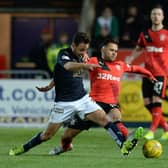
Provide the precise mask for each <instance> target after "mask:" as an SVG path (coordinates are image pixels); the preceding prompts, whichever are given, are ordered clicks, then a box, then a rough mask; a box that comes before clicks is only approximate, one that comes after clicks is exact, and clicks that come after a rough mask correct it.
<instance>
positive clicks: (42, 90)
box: [36, 86, 52, 92]
mask: <svg viewBox="0 0 168 168" xmlns="http://www.w3.org/2000/svg"><path fill="white" fill-rule="evenodd" d="M36 89H37V90H38V91H40V92H47V91H49V90H50V89H52V88H50V87H49V86H45V87H38V86H36Z"/></svg>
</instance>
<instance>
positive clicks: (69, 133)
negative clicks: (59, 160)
mask: <svg viewBox="0 0 168 168" xmlns="http://www.w3.org/2000/svg"><path fill="white" fill-rule="evenodd" d="M80 132H82V130H80V129H73V128H69V127H68V128H66V130H65V131H64V133H63V135H62V137H61V145H60V146H58V147H55V148H53V149H52V150H51V151H50V152H49V155H59V154H61V153H64V152H68V151H70V150H72V148H73V145H72V140H73V138H74V137H76V136H77V135H78V134H79V133H80Z"/></svg>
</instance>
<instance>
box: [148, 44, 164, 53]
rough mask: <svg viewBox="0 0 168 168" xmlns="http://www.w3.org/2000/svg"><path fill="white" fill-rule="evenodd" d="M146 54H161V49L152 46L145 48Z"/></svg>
mask: <svg viewBox="0 0 168 168" xmlns="http://www.w3.org/2000/svg"><path fill="white" fill-rule="evenodd" d="M146 50H147V52H159V53H162V52H163V47H154V46H147V47H146Z"/></svg>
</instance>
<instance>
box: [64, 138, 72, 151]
mask: <svg viewBox="0 0 168 168" xmlns="http://www.w3.org/2000/svg"><path fill="white" fill-rule="evenodd" d="M71 142H72V138H62V139H61V145H62V149H63V150H65V151H66V150H68V149H69V148H70V147H71Z"/></svg>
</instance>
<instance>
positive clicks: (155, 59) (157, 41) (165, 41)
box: [138, 29, 168, 76]
mask: <svg viewBox="0 0 168 168" xmlns="http://www.w3.org/2000/svg"><path fill="white" fill-rule="evenodd" d="M138 45H139V46H141V47H144V48H145V52H144V55H145V68H146V69H148V70H150V71H151V72H152V74H153V75H154V76H168V30H166V29H161V30H160V31H152V30H151V29H149V30H147V31H146V33H144V32H142V33H141V34H140V37H139V39H138Z"/></svg>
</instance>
